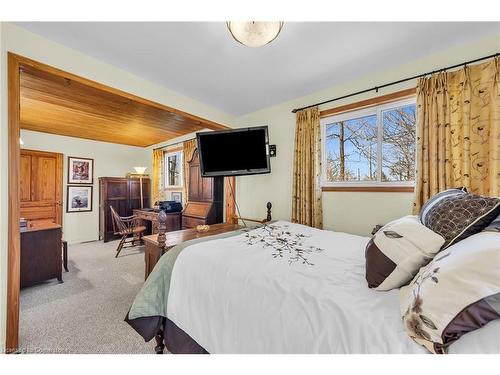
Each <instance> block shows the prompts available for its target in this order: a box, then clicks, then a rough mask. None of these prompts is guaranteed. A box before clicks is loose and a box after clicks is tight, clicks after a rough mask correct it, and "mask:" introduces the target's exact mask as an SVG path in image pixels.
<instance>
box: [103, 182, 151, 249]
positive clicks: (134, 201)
mask: <svg viewBox="0 0 500 375" xmlns="http://www.w3.org/2000/svg"><path fill="white" fill-rule="evenodd" d="M140 181H141V179H139V178H122V177H100V178H99V239H100V240H104V242H108V241H111V240H114V239H118V238H119V236H115V235H114V234H113V222H112V218H111V210H110V209H109V206H113V208H114V209H115V210H116V212H117V213H118V215H120V216H131V215H132V214H133V210H134V209H136V208H141V182H140ZM142 195H143V207H151V202H150V195H151V188H150V180H149V178H142Z"/></svg>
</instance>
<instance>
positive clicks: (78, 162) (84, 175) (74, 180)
mask: <svg viewBox="0 0 500 375" xmlns="http://www.w3.org/2000/svg"><path fill="white" fill-rule="evenodd" d="M93 183H94V159H88V158H77V157H74V156H68V184H93Z"/></svg>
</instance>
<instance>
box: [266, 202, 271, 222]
mask: <svg viewBox="0 0 500 375" xmlns="http://www.w3.org/2000/svg"><path fill="white" fill-rule="evenodd" d="M266 207H267V217H266V221H271V220H272V219H273V217H272V216H271V208H273V205H272V203H271V202H267V205H266Z"/></svg>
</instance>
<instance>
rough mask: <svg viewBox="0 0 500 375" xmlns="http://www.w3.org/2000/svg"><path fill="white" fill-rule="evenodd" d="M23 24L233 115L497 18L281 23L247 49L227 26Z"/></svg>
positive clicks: (450, 42)
mask: <svg viewBox="0 0 500 375" xmlns="http://www.w3.org/2000/svg"><path fill="white" fill-rule="evenodd" d="M17 24H18V25H19V26H21V27H23V28H26V29H28V30H30V31H32V32H34V33H37V34H40V35H42V36H45V37H47V38H49V39H52V40H54V41H56V42H59V43H61V44H63V45H66V46H68V47H71V48H73V49H76V50H80V51H81V52H83V53H85V54H88V55H90V56H93V57H95V58H97V59H99V60H102V61H106V62H108V63H110V64H112V65H115V66H118V67H120V68H122V69H125V70H127V71H130V72H132V73H134V74H136V75H138V76H141V77H143V78H146V79H148V80H150V81H153V82H156V83H157V84H160V85H163V86H165V87H168V88H169V89H171V90H174V91H176V92H178V93H181V94H183V95H185V96H188V97H191V98H193V99H197V100H200V101H202V102H204V103H207V104H211V105H213V106H214V107H217V108H219V109H221V110H222V111H224V112H227V113H230V114H233V115H241V114H245V113H249V112H253V111H255V110H258V109H261V108H264V107H268V106H270V105H273V104H278V103H281V102H284V101H287V100H290V99H293V98H297V97H300V96H303V95H307V94H310V93H312V92H315V91H318V90H321V89H325V88H327V87H330V86H333V85H335V84H339V83H342V82H347V81H349V80H353V79H356V78H358V77H362V76H363V75H366V74H370V73H372V72H377V71H383V70H386V69H390V68H391V67H394V66H397V65H400V64H404V63H406V62H408V61H411V60H414V59H417V58H420V57H424V56H426V55H429V54H432V53H433V52H436V51H439V50H441V49H445V48H450V47H453V46H456V45H461V44H466V43H468V42H471V41H474V40H476V39H479V38H481V37H486V36H489V35H498V34H500V23H498V22H497V23H494V22H492V23H478V22H463V23H462V22H460V23H445V22H439V23H428V22H420V23H383V22H382V23H380V22H379V23H375V22H369V23H356V22H345V23H339V22H322V23H320V22H285V25H284V27H283V30H282V32H281V34H280V36H279V37H278V38H277V39H276V40H275V41H274V42H272V43H271V44H269V45H267V46H264V47H261V48H248V47H245V46H242V45H240V44H238V43H236V42H235V41H234V40H233V38H232V37H231V36H230V34H229V32H228V30H227V28H226V25H225V23H224V22H159V23H139V22H103V23H98V22H74V23H56V22H23V23H17Z"/></svg>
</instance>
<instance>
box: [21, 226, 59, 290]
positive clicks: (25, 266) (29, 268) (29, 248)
mask: <svg viewBox="0 0 500 375" xmlns="http://www.w3.org/2000/svg"><path fill="white" fill-rule="evenodd" d="M53 278H57V280H59V282H61V283H62V230H61V226H60V225H59V224H54V223H45V224H43V225H42V224H39V225H38V226H36V227H32V228H26V229H24V230H21V288H23V287H26V286H30V285H34V284H36V283H39V282H41V281H45V280H50V279H53Z"/></svg>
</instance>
